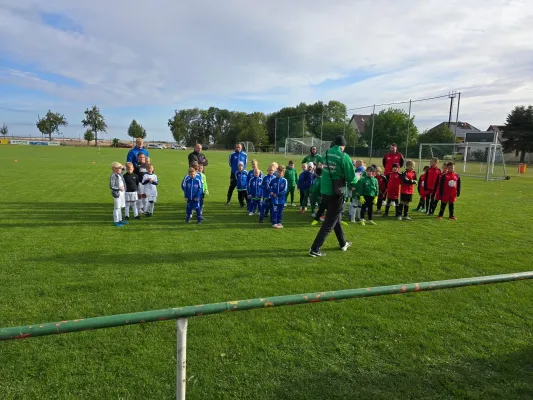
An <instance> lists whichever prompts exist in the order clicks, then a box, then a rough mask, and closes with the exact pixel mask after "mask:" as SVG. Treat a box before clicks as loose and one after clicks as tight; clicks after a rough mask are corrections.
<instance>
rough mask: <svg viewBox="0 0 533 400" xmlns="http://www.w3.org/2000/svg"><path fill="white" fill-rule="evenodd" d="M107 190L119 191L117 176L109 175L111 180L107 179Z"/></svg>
mask: <svg viewBox="0 0 533 400" xmlns="http://www.w3.org/2000/svg"><path fill="white" fill-rule="evenodd" d="M109 188H110V189H112V190H119V189H120V178H119V177H118V175H115V174H113V175H111V178H110V179H109Z"/></svg>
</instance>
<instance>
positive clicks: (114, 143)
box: [111, 138, 120, 147]
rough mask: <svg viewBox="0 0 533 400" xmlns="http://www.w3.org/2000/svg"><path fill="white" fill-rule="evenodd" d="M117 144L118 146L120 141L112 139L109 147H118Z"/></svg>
mask: <svg viewBox="0 0 533 400" xmlns="http://www.w3.org/2000/svg"><path fill="white" fill-rule="evenodd" d="M119 144H120V139H119V138H113V141H112V142H111V147H118V145H119Z"/></svg>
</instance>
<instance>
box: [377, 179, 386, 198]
mask: <svg viewBox="0 0 533 400" xmlns="http://www.w3.org/2000/svg"><path fill="white" fill-rule="evenodd" d="M376 179H377V180H378V184H379V194H380V195H381V196H384V194H385V192H386V191H387V177H386V176H385V175H378V176H376Z"/></svg>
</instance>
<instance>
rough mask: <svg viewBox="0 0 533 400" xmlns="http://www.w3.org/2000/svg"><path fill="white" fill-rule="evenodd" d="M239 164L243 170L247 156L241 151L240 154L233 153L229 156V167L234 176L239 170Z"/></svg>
mask: <svg viewBox="0 0 533 400" xmlns="http://www.w3.org/2000/svg"><path fill="white" fill-rule="evenodd" d="M240 162H242V163H243V164H244V169H246V164H247V163H248V155H247V154H246V153H245V152H244V151H241V152H240V153H237V152H236V151H234V152H233V153H231V154H230V155H229V166H230V167H231V173H232V174H235V173H236V172H237V170H238V169H239V163H240Z"/></svg>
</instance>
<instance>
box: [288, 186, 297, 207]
mask: <svg viewBox="0 0 533 400" xmlns="http://www.w3.org/2000/svg"><path fill="white" fill-rule="evenodd" d="M294 189H296V188H295V187H294V186H291V187H289V195H290V198H291V204H294Z"/></svg>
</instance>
